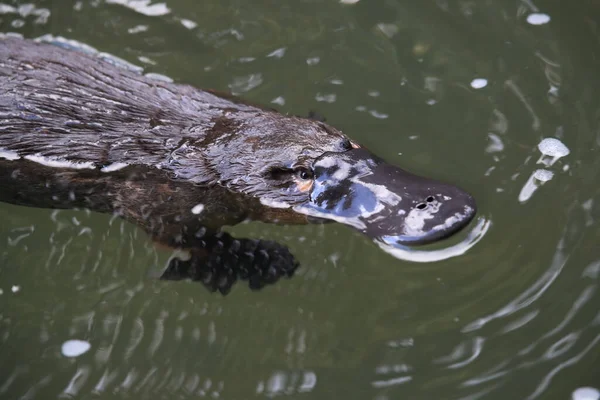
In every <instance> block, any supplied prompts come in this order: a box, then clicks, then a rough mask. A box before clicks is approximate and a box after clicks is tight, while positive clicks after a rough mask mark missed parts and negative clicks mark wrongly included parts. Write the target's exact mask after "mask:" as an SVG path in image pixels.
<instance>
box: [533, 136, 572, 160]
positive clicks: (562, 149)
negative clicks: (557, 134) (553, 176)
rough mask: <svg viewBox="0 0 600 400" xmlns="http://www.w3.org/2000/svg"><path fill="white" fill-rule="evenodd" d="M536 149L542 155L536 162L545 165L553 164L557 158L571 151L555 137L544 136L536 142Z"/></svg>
mask: <svg viewBox="0 0 600 400" xmlns="http://www.w3.org/2000/svg"><path fill="white" fill-rule="evenodd" d="M538 149H539V150H540V152H541V153H542V156H541V157H540V159H539V160H538V161H537V163H538V164H544V165H546V166H550V165H553V164H554V163H555V162H556V161H558V159H559V158H561V157H564V156H567V155H569V153H570V152H571V151H570V150H569V148H568V147H567V146H565V145H564V143H563V142H561V141H560V140H558V139H555V138H545V139H544V140H542V141H541V142H540V143H539V144H538ZM548 158H550V160H548Z"/></svg>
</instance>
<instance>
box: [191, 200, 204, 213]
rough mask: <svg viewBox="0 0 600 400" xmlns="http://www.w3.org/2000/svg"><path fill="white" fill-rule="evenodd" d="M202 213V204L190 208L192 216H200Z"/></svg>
mask: <svg viewBox="0 0 600 400" xmlns="http://www.w3.org/2000/svg"><path fill="white" fill-rule="evenodd" d="M202 211H204V204H202V203H200V204H196V205H195V206H194V207H193V208H192V214H200V213H201V212H202Z"/></svg>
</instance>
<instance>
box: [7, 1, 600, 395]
mask: <svg viewBox="0 0 600 400" xmlns="http://www.w3.org/2000/svg"><path fill="white" fill-rule="evenodd" d="M4 1H5V2H4V3H0V32H17V33H20V34H22V35H24V36H25V37H31V38H34V37H39V36H42V35H46V34H52V35H56V36H63V37H66V38H68V39H73V40H77V41H78V42H81V43H85V44H88V45H90V46H93V47H95V48H97V49H98V50H99V51H103V52H107V53H110V54H112V55H114V56H117V57H120V58H122V59H124V60H127V61H128V62H131V63H134V64H137V65H139V66H142V67H143V68H144V69H145V72H152V73H159V74H163V75H167V76H169V77H171V78H172V79H174V80H175V81H177V82H185V83H189V84H192V85H196V86H198V87H207V88H215V89H219V90H226V91H231V92H233V93H236V94H238V95H240V96H243V97H244V98H246V99H248V100H251V101H253V102H258V103H263V104H267V105H271V106H273V107H275V108H277V109H279V110H280V111H282V112H285V113H291V114H298V115H306V114H308V112H309V111H310V110H314V111H318V112H319V113H320V114H323V115H325V116H326V118H327V121H328V122H329V123H331V124H333V125H335V126H336V127H338V128H341V129H343V130H344V132H345V133H346V134H348V135H349V136H351V137H352V138H354V139H356V140H357V141H358V142H360V143H362V144H364V145H366V146H367V147H369V148H370V150H372V151H373V152H374V153H376V154H378V155H380V156H382V157H384V158H386V159H387V160H388V161H390V162H393V163H395V164H398V165H401V166H402V167H404V168H406V169H409V170H411V171H413V172H415V173H418V174H422V175H426V176H431V177H435V178H438V179H442V180H445V181H449V182H453V183H455V184H457V185H459V186H461V187H463V188H465V189H467V190H469V191H470V192H471V193H472V194H473V195H474V197H475V198H476V199H477V202H478V206H479V215H480V217H481V218H482V219H483V220H485V221H487V222H488V223H489V224H490V227H489V229H488V230H487V231H486V234H485V236H484V237H483V238H482V239H481V240H480V241H479V242H478V243H477V245H476V246H474V247H472V248H470V249H469V250H468V251H467V252H466V253H464V254H461V255H458V256H456V257H452V258H447V259H445V260H442V261H438V262H430V263H419V262H413V261H406V260H400V259H397V258H394V257H393V256H391V255H389V254H387V253H385V252H383V251H381V249H379V248H378V247H377V246H376V245H375V244H373V243H371V242H369V241H368V239H366V238H365V237H364V236H362V235H360V234H358V233H355V232H354V231H353V230H351V229H350V228H347V227H344V226H341V225H335V224H329V225H325V226H316V225H313V226H304V227H278V226H269V225H264V224H259V223H253V224H247V225H242V226H238V227H234V228H232V229H230V231H231V232H232V233H234V234H235V235H238V236H241V237H255V238H265V239H276V240H278V241H280V242H282V243H283V244H285V245H287V246H288V247H289V248H290V249H291V250H292V252H293V253H294V254H295V255H296V257H297V258H298V259H299V261H300V262H301V264H302V268H301V269H300V270H299V271H298V273H297V274H296V276H294V277H293V278H291V279H289V280H283V281H280V282H278V283H277V284H276V285H273V286H270V287H268V288H266V289H264V290H262V291H259V292H253V291H251V290H250V289H249V288H248V287H247V286H245V285H244V284H237V285H236V287H234V289H233V290H232V291H231V293H230V294H229V295H227V296H225V297H223V296H221V295H219V294H214V293H210V292H208V291H207V290H206V289H205V288H204V287H202V286H201V285H199V284H197V283H191V282H164V281H159V280H156V279H154V278H153V271H155V270H157V269H160V268H161V267H162V266H163V265H164V264H165V262H166V261H167V259H168V258H169V256H170V254H169V253H168V252H165V251H163V250H157V249H155V248H154V247H153V246H152V244H151V243H150V241H149V240H148V238H147V237H146V236H145V234H144V233H143V232H142V231H141V230H138V229H137V228H136V227H134V226H132V225H129V224H127V223H124V222H122V221H121V220H119V219H114V218H111V217H110V216H106V215H99V214H94V213H87V212H85V211H53V210H40V209H31V208H22V207H15V206H11V205H6V204H0V222H1V223H0V289H1V290H2V295H0V398H6V399H18V398H24V399H32V398H36V399H37V398H39V399H49V398H56V397H61V398H71V397H72V398H98V399H115V398H135V399H138V398H139V399H142V398H169V399H173V398H178V399H187V398H196V397H211V398H217V397H218V398H223V399H247V398H255V397H256V398H265V397H291V398H306V399H332V398H335V399H337V398H346V399H379V400H382V399H398V398H411V399H413V398H414V399H432V398H436V399H478V398H484V399H505V398H506V397H507V396H510V397H511V398H516V399H537V398H540V399H569V398H570V397H571V395H572V393H573V392H574V391H575V390H576V389H578V388H581V387H586V386H591V387H595V388H596V389H599V388H600V378H599V377H600V373H599V372H598V366H600V356H599V348H600V343H599V342H600V307H598V304H600V303H599V302H600V299H599V294H598V284H599V279H600V250H598V243H599V240H600V229H599V226H598V219H599V218H600V208H599V205H598V201H600V191H599V189H598V182H600V180H599V179H600V176H599V172H598V171H600V159H598V157H597V154H598V152H599V147H600V125H599V119H598V116H599V115H600V114H599V112H600V111H599V110H600V104H599V103H600V101H599V100H600V95H599V93H600V90H599V89H600V82H599V79H598V71H599V70H600V65H599V64H600V34H599V30H598V29H599V28H598V27H599V25H598V20H599V19H598V16H599V15H600V4H599V3H598V2H597V1H592V0H589V1H580V2H577V4H575V3H569V2H565V1H558V0H554V1H546V2H539V4H538V3H533V2H530V1H512V0H511V1H508V0H506V1H485V2H471V1H452V0H438V1H419V2H415V1H412V0H406V1H401V0H396V1H383V0H381V1H380V0H369V1H367V0H361V1H358V2H354V4H344V3H348V2H338V1H334V0H331V1H317V0H312V1H309V0H306V1H296V2H277V3H274V2H269V1H261V0H246V1H237V2H236V1H227V2H223V1H217V0H206V1H202V2H190V1H184V0H166V1H165V2H151V1H149V0H148V1H146V0H144V1H133V0H107V1H101V0H96V1H91V2H87V1H41V0H40V1H36V2H26V1H8V2H6V0H4ZM350 3H351V2H350ZM544 138H556V139H559V140H560V141H561V142H562V143H563V144H565V145H566V146H567V147H568V149H569V150H570V153H569V154H568V155H567V156H565V157H562V158H560V159H558V160H556V161H555V162H554V163H553V164H551V165H549V164H550V162H549V160H548V159H543V160H541V162H540V163H538V160H540V156H541V153H540V150H539V149H538V144H539V143H540V142H541V141H542V140H543V139H544ZM547 164H548V165H547ZM538 169H545V170H547V171H550V172H551V173H552V178H551V179H550V180H548V181H547V182H545V183H543V184H540V182H539V181H536V180H532V179H531V177H532V176H533V174H534V173H535V172H536V171H537V170H538ZM546 176H548V175H546ZM528 185H529V186H528ZM532 185H533V186H532ZM0 190H1V188H0ZM461 238H464V236H463V237H456V238H454V239H452V240H450V241H449V242H447V243H444V244H440V245H438V246H437V248H439V247H447V246H451V245H452V244H454V243H456V241H459V240H461ZM70 341H81V342H70ZM88 345H89V348H87V347H88Z"/></svg>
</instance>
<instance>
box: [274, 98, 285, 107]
mask: <svg viewBox="0 0 600 400" xmlns="http://www.w3.org/2000/svg"><path fill="white" fill-rule="evenodd" d="M271 103H274V104H279V105H280V106H283V105H285V99H284V98H283V97H282V96H277V97H275V98H274V99H273V100H271Z"/></svg>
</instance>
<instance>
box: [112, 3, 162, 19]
mask: <svg viewBox="0 0 600 400" xmlns="http://www.w3.org/2000/svg"><path fill="white" fill-rule="evenodd" d="M106 2H107V3H108V4H119V5H122V6H125V7H127V8H129V9H131V10H133V11H135V12H137V13H140V14H142V15H146V16H148V17H159V16H161V15H167V14H169V13H170V12H171V10H170V9H169V7H167V5H166V4H165V3H155V4H150V3H151V2H152V1H151V0H106Z"/></svg>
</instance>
